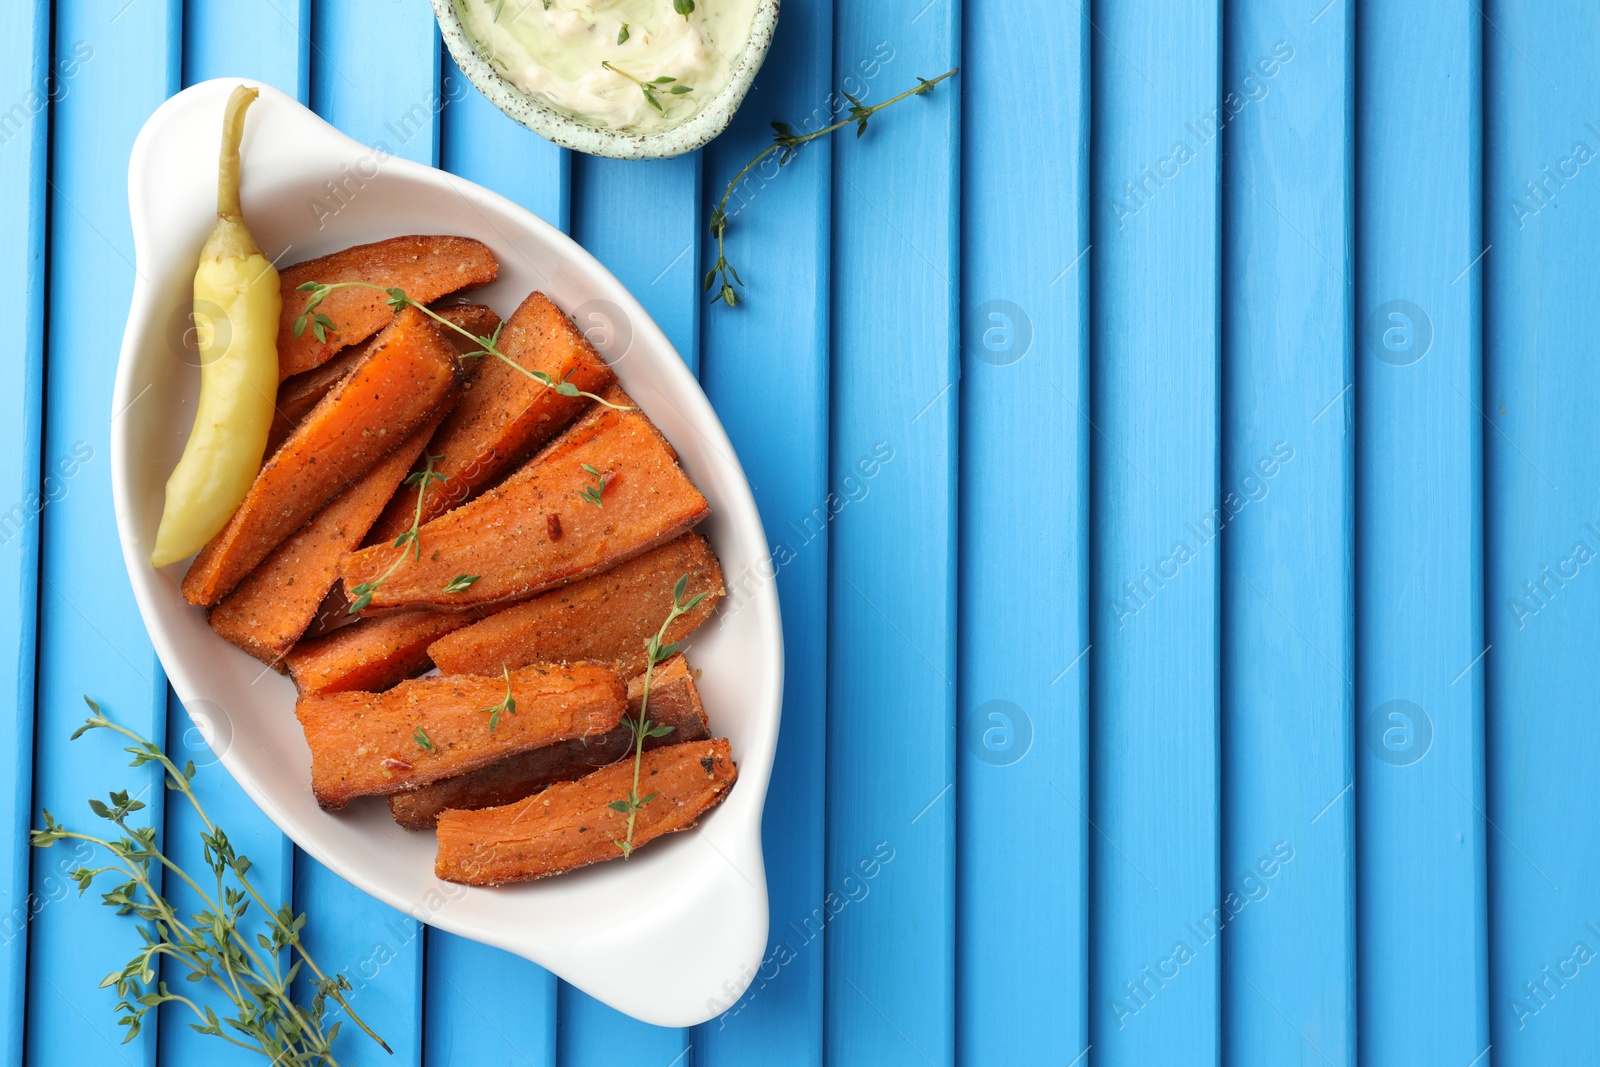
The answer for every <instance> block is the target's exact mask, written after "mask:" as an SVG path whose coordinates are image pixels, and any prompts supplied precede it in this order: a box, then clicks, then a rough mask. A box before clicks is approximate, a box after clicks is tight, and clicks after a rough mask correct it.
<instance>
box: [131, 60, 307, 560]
mask: <svg viewBox="0 0 1600 1067" xmlns="http://www.w3.org/2000/svg"><path fill="white" fill-rule="evenodd" d="M259 95H260V91H259V90H257V89H253V88H249V87H246V86H243V85H241V86H239V87H238V88H237V89H235V90H234V91H233V95H231V96H230V97H229V98H228V105H227V110H226V112H225V114H224V116H223V122H222V152H221V157H220V159H219V161H218V165H217V222H216V225H215V226H214V227H213V228H212V230H211V236H210V237H208V238H207V239H206V243H205V245H204V246H203V247H202V248H201V250H200V264H199V266H198V267H197V268H196V270H195V273H194V324H195V330H196V334H197V337H198V340H199V349H200V403H199V405H198V407H197V408H196V410H195V416H194V427H193V428H192V429H191V430H190V431H189V443H188V444H187V445H185V446H184V449H183V456H182V458H181V459H179V460H178V465H177V467H176V468H174V469H173V472H172V476H171V477H170V478H168V479H167V500H166V507H165V508H164V509H163V511H162V513H161V527H160V530H159V531H158V532H157V533H156V546H155V550H154V551H153V552H151V553H150V562H151V563H152V564H153V565H154V566H157V567H165V566H166V565H167V564H169V563H176V562H178V561H179V560H181V559H183V558H185V557H186V556H189V555H191V554H193V553H194V552H196V551H198V550H199V549H200V548H201V547H202V546H203V545H205V543H206V542H207V541H209V540H211V538H213V537H215V536H216V535H217V533H218V532H219V531H221V529H222V528H223V526H225V525H227V522H228V519H229V518H230V517H231V516H232V515H233V513H234V511H235V510H236V509H237V508H238V507H239V504H240V503H241V502H242V501H243V500H244V498H245V494H246V493H248V492H249V491H250V484H251V483H252V482H253V481H254V480H255V477H256V473H257V472H258V471H259V470H260V469H261V457H262V453H263V452H265V451H266V447H267V432H268V430H270V429H271V427H272V415H273V410H274V403H275V401H276V398H277V395H278V313H279V311H280V309H281V299H280V297H279V295H278V272H277V270H276V269H275V268H274V267H273V266H272V263H271V261H270V260H268V259H267V257H266V256H264V255H263V254H262V252H261V249H260V247H258V246H257V245H256V242H255V238H254V237H252V236H251V235H250V230H249V229H248V228H247V227H246V226H245V224H244V215H243V212H242V211H241V209H240V206H239V142H240V140H241V138H242V137H243V135H244V115H245V111H246V110H248V109H249V107H250V105H251V104H252V103H253V102H254V101H255V99H256V97H257V96H259Z"/></svg>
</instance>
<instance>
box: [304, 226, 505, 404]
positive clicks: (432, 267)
mask: <svg viewBox="0 0 1600 1067" xmlns="http://www.w3.org/2000/svg"><path fill="white" fill-rule="evenodd" d="M499 273H500V264H499V263H497V262H496V261H495V258H494V253H493V252H490V251H489V246H488V245H485V244H484V243H483V242H482V241H475V240H473V239H472V238H470V237H451V236H447V235H442V234H440V235H415V236H409V237H391V238H389V239H388V240H387V241H378V242H375V243H373V244H370V245H356V246H355V247H353V248H346V249H344V250H343V251H342V252H334V253H332V254H331V255H326V256H321V257H319V258H317V259H308V260H306V261H305V262H304V263H296V264H295V265H294V266H292V267H285V268H284V269H283V272H282V273H281V274H279V275H278V291H279V293H280V294H281V295H282V296H283V311H282V313H281V315H280V317H279V320H278V380H279V381H282V380H284V379H285V378H288V377H289V376H290V375H294V374H301V373H303V372H305V371H308V370H310V369H311V368H313V367H317V366H321V365H322V364H324V363H326V362H327V361H328V360H329V359H330V358H331V357H332V356H333V354H334V353H335V352H338V351H339V350H341V349H343V348H346V347H348V346H350V345H355V344H360V343H361V342H362V341H365V340H366V339H367V338H369V337H371V336H372V335H373V334H375V333H377V332H378V331H379V330H381V329H383V328H384V327H385V326H387V325H389V320H390V319H391V318H393V317H394V309H393V308H391V307H390V306H389V304H388V299H389V298H388V296H387V295H386V294H384V293H381V292H378V291H377V290H376V289H367V288H364V287H357V286H352V287H350V288H348V289H335V290H334V291H333V292H331V293H329V294H328V296H327V298H326V299H325V300H323V302H322V306H321V307H319V308H318V309H317V310H318V311H320V312H322V313H323V314H324V315H327V316H328V318H330V319H332V320H333V324H334V328H333V329H331V330H329V331H327V337H328V339H327V341H325V342H324V341H319V340H317V338H316V334H314V333H313V332H312V331H311V329H310V328H307V329H306V330H305V331H303V332H302V333H301V334H300V336H299V337H296V336H295V335H294V320H295V319H297V318H299V317H300V315H301V314H302V313H304V311H305V309H306V300H307V299H308V298H309V297H310V294H309V293H302V292H300V291H299V287H300V286H301V285H302V284H304V283H305V282H370V283H371V284H373V285H380V286H383V287H384V288H386V289H387V288H390V287H393V286H399V287H400V288H401V289H404V290H405V291H406V295H407V296H409V297H410V298H411V299H413V300H415V301H416V302H417V303H419V304H431V303H433V302H434V301H435V300H438V299H439V298H440V297H442V296H448V295H449V294H451V293H455V292H459V291H461V290H462V289H469V288H471V287H473V286H477V285H488V284H489V283H490V282H492V281H494V280H495V278H496V277H498V276H499Z"/></svg>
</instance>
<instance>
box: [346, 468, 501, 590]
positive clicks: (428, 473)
mask: <svg viewBox="0 0 1600 1067" xmlns="http://www.w3.org/2000/svg"><path fill="white" fill-rule="evenodd" d="M442 459H444V457H443V456H435V455H432V454H431V453H429V454H427V458H426V462H425V463H424V464H423V467H422V469H421V470H419V471H412V472H411V473H410V474H408V475H406V481H405V484H406V485H414V486H416V487H417V510H416V513H415V514H414V515H413V516H412V519H411V529H409V530H407V531H406V532H405V533H403V534H401V535H400V536H399V537H396V538H395V539H394V547H395V548H398V549H399V550H400V552H399V554H398V555H396V556H395V557H394V562H393V563H390V564H389V569H388V570H386V571H384V572H383V573H382V574H380V575H378V577H377V578H375V579H373V580H372V581H370V582H362V583H361V584H360V585H357V586H356V587H355V588H354V589H352V590H350V592H351V595H353V596H354V597H355V600H354V601H352V602H351V604H350V611H349V614H351V615H354V614H355V613H356V612H358V611H360V610H361V609H362V608H365V607H366V606H367V605H368V604H370V603H372V594H373V593H376V592H377V591H378V587H379V586H380V585H382V584H383V583H384V582H386V581H388V580H389V575H391V574H393V573H394V572H395V571H397V570H399V569H400V564H402V563H404V562H405V561H406V556H407V555H415V558H416V559H418V560H421V559H422V500H423V498H424V497H425V496H427V495H428V486H430V485H432V484H433V483H434V482H444V481H449V478H448V477H447V476H446V475H443V474H440V473H439V472H438V471H436V470H434V469H433V466H434V464H435V463H438V462H439V461H440V460H442ZM459 580H460V579H459V578H458V579H456V581H459ZM450 584H451V585H454V584H455V582H454V581H452V582H451V583H450ZM471 584H472V583H471V582H468V583H467V585H471ZM462 588H465V586H463V587H462ZM445 592H447V593H454V592H457V590H454V589H451V588H449V587H448V586H447V587H446V588H445Z"/></svg>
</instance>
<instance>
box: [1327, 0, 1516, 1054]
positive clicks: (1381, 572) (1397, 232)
mask: <svg viewBox="0 0 1600 1067" xmlns="http://www.w3.org/2000/svg"><path fill="white" fill-rule="evenodd" d="M1480 18H1481V16H1480V14H1479V9H1478V7H1477V5H1476V4H1473V3H1453V2H1451V3H1447V2H1435V3H1423V4H1406V5H1392V4H1367V5H1365V6H1363V7H1362V8H1360V9H1359V11H1358V13H1357V16H1356V26H1357V29H1358V34H1359V36H1358V38H1357V49H1356V57H1357V58H1356V83H1357V84H1358V85H1360V86H1361V87H1362V88H1361V91H1360V92H1359V93H1358V94H1357V101H1356V160H1357V166H1358V168H1359V170H1358V173H1357V176H1356V193H1357V206H1356V240H1355V254H1356V324H1357V329H1358V331H1359V333H1360V337H1359V345H1360V350H1359V353H1358V357H1357V360H1356V367H1357V371H1356V412H1357V418H1356V435H1357V436H1356V441H1357V444H1356V485H1357V494H1358V499H1359V500H1360V502H1361V503H1360V507H1359V508H1358V509H1357V515H1356V559H1357V569H1356V679H1355V682H1356V714H1357V715H1358V716H1359V722H1360V730H1361V733H1362V740H1361V744H1360V746H1359V748H1358V755H1357V760H1356V763H1357V781H1356V789H1355V799H1356V808H1357V816H1356V817H1357V833H1358V840H1359V842H1360V858H1359V861H1358V863H1357V871H1358V874H1357V878H1358V908H1357V916H1358V919H1357V922H1358V927H1357V929H1358V944H1359V947H1360V953H1359V959H1360V963H1359V970H1358V977H1357V988H1358V989H1359V991H1360V1016H1359V1033H1360V1059H1361V1062H1362V1063H1364V1064H1373V1065H1378V1067H1381V1065H1384V1064H1391V1063H1393V1064H1414V1063H1423V1062H1427V1063H1472V1062H1475V1061H1476V1059H1477V1058H1478V1057H1479V1056H1480V1055H1481V1054H1482V1053H1483V1052H1484V1050H1485V1049H1486V1048H1487V1047H1488V1044H1489V1035H1488V1019H1487V1016H1486V1012H1487V1009H1488V1001H1487V996H1488V967H1487V958H1486V936H1485V930H1484V922H1485V909H1486V900H1485V891H1484V890H1485V884H1484V879H1485V869H1484V823H1483V816H1482V815H1481V812H1482V811H1483V805H1484V778H1483V671H1482V662H1483V661H1482V655H1483V651H1484V644H1483V611H1482V609H1483V584H1482V582H1483V536H1482V514H1481V510H1480V509H1481V505H1482V454H1481V449H1482V427H1481V422H1480V415H1479V409H1478V404H1479V400H1478V398H1479V396H1480V389H1481V384H1482V383H1481V381H1480V373H1481V335H1480V314H1481V302H1480V292H1481V289H1480V285H1481V279H1482V273H1481V271H1480V269H1479V266H1481V259H1480V257H1481V254H1482V253H1483V251H1484V247H1483V243H1482V227H1481V216H1480V207H1481V204H1480V196H1481V185H1480V180H1481V175H1480V170H1479V167H1480V139H1481V115H1482V112H1481V108H1482V101H1481V95H1480V94H1481V89H1482V84H1481V77H1480V74H1481V52H1480V46H1481V32H1482V31H1481V23H1480Z"/></svg>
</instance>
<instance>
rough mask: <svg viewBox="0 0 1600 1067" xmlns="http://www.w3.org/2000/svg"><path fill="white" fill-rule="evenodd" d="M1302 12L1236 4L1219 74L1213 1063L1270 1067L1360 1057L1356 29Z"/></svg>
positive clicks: (1337, 17) (1259, 0)
mask: <svg viewBox="0 0 1600 1067" xmlns="http://www.w3.org/2000/svg"><path fill="white" fill-rule="evenodd" d="M1315 14H1316V12H1315V11H1314V10H1312V11H1308V10H1306V9H1305V6H1304V5H1303V4H1299V3H1295V2H1290V0H1250V2H1247V3H1240V4H1236V5H1233V6H1232V7H1230V8H1229V9H1228V18H1227V26H1226V29H1225V36H1226V41H1225V46H1224V54H1225V56H1226V57H1227V59H1226V63H1225V65H1224V68H1223V75H1222V84H1223V90H1224V92H1227V93H1233V94H1235V95H1234V100H1235V101H1236V102H1237V104H1238V114H1237V115H1236V116H1235V117H1234V118H1233V119H1232V121H1230V122H1229V123H1228V126H1227V129H1226V133H1225V134H1224V138H1225V140H1226V141H1227V144H1228V164H1227V167H1226V169H1225V173H1224V181H1223V218H1224V219H1225V220H1226V225H1225V230H1224V235H1223V241H1224V245H1223V249H1224V252H1223V266H1222V277H1223V278H1224V279H1225V281H1224V283H1223V284H1224V287H1225V290H1226V298H1225V300H1224V304H1223V308H1224V310H1223V339H1224V356H1223V358H1224V365H1225V371H1224V375H1223V381H1224V383H1225V387H1224V391H1223V399H1222V403H1223V419H1222V422H1223V426H1224V434H1223V459H1222V478H1223V484H1222V491H1223V493H1224V494H1231V495H1232V500H1233V503H1231V504H1229V505H1228V506H1227V510H1228V512H1229V514H1230V516H1231V518H1230V519H1228V520H1226V521H1227V527H1226V529H1227V534H1226V536H1225V537H1224V538H1223V539H1222V548H1223V552H1222V588H1223V598H1224V603H1225V605H1226V608H1225V611H1224V613H1223V617H1224V631H1223V633H1224V636H1223V663H1222V685H1223V692H1224V694H1225V695H1224V701H1223V726H1222V738H1223V772H1222V780H1223V783H1224V789H1223V827H1224V830H1223V849H1222V871H1221V873H1222V885H1221V892H1222V893H1223V894H1224V895H1225V896H1226V895H1227V894H1233V897H1234V900H1235V901H1236V902H1237V905H1236V908H1237V910H1236V912H1235V909H1234V908H1230V909H1229V911H1230V914H1231V916H1232V917H1231V918H1230V919H1229V920H1228V922H1227V926H1226V931H1227V933H1226V936H1225V937H1223V939H1222V952H1223V955H1222V961H1223V962H1222V978H1223V987H1222V1005H1223V1027H1222V1030H1223V1040H1224V1054H1223V1061H1224V1062H1226V1063H1231V1064H1240V1065H1245V1064H1261V1065H1264V1067H1279V1065H1283V1064H1338V1065H1342V1067H1353V1065H1354V1063H1355V1015H1356V1005H1355V919H1354V916H1355V869H1354V860H1355V855H1354V840H1353V836H1354V826H1355V805H1354V804H1353V803H1352V801H1351V799H1350V789H1349V786H1350V784H1351V782H1352V781H1353V776H1354V771H1355V768H1354V762H1353V760H1354V749H1353V747H1352V745H1353V735H1352V723H1353V721H1354V717H1353V712H1352V704H1351V701H1352V699H1353V697H1354V689H1353V683H1352V679H1353V677H1354V674H1355V670H1354V663H1353V646H1352V640H1351V638H1352V635H1351V629H1350V619H1351V613H1352V610H1353V596H1354V588H1353V581H1352V569H1351V564H1352V561H1353V549H1354V544H1353V517H1354V500H1353V496H1352V493H1351V476H1352V471H1353V466H1352V464H1353V451H1352V446H1353V441H1352V438H1351V435H1350V423H1349V419H1348V410H1349V409H1348V401H1349V394H1350V390H1349V388H1348V387H1349V385H1350V382H1351V380H1352V379H1351V377H1350V376H1351V374H1352V373H1353V367H1352V366H1351V352H1352V347H1351V346H1352V340H1353V339H1352V332H1351V322H1352V314H1351V299H1352V295H1353V292H1352V288H1351V281H1350V278H1351V273H1352V268H1353V264H1352V263H1351V258H1350V256H1351V253H1350V224H1351V207H1352V197H1353V190H1352V186H1351V178H1352V171H1351V156H1350V143H1351V142H1350V133H1351V130H1350V123H1351V119H1352V116H1353V111H1352V102H1353V101H1352V95H1351V88H1352V86H1351V80H1350V68H1351V60H1352V55H1353V44H1354V39H1353V37H1352V32H1353V28H1352V21H1351V20H1352V15H1351V9H1350V6H1349V5H1341V6H1339V7H1337V8H1334V9H1332V10H1330V11H1328V12H1327V13H1326V14H1324V15H1323V17H1321V18H1320V19H1317V20H1316V21H1315V22H1312V21H1311V20H1312V18H1313V16H1314V15H1315ZM1286 945H1293V946H1295V948H1294V951H1293V952H1285V951H1284V946H1286Z"/></svg>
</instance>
